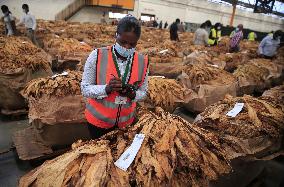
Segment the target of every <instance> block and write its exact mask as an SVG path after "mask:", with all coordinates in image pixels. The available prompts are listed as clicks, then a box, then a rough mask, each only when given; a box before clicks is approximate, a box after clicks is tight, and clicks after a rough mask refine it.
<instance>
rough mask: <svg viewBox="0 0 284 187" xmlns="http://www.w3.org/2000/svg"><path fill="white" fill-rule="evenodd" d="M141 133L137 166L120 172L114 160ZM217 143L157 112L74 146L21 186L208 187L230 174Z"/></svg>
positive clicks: (175, 119)
mask: <svg viewBox="0 0 284 187" xmlns="http://www.w3.org/2000/svg"><path fill="white" fill-rule="evenodd" d="M137 133H142V134H144V135H145V139H144V141H143V144H142V146H141V148H140V150H139V152H138V154H137V156H136V157H135V159H134V162H133V163H132V164H131V166H130V167H129V168H128V169H127V171H122V170H121V169H119V168H117V167H116V166H115V165H114V162H115V161H116V160H117V159H118V158H119V157H120V155H121V154H122V153H123V152H124V151H125V149H126V148H127V147H128V146H129V145H130V143H131V141H132V140H133V138H134V136H135V134H137ZM216 139H218V138H217V136H216V135H213V134H206V133H205V131H202V130H201V129H200V128H197V127H192V126H191V125H190V124H189V123H188V122H186V121H185V120H183V119H181V118H179V117H177V116H174V115H171V114H169V113H165V112H163V111H161V109H159V111H158V112H157V113H151V112H148V113H146V114H144V115H143V116H142V117H141V118H140V120H139V122H138V123H137V124H136V125H135V126H133V127H129V128H127V129H125V130H116V131H114V132H111V133H109V134H107V135H105V136H103V137H102V138H101V139H99V140H97V141H90V142H84V143H81V142H77V143H76V144H73V146H72V147H73V149H72V151H70V152H68V153H66V154H64V155H62V156H59V157H57V158H55V159H53V160H51V161H47V162H46V163H44V164H43V165H42V166H40V167H38V168H36V169H34V170H33V171H31V172H29V173H28V174H26V175H25V176H23V177H22V178H21V180H20V184H19V186H20V187H27V186H76V185H78V186H131V185H133V186H165V185H169V186H208V184H209V181H210V180H215V179H217V178H218V176H220V175H222V174H224V173H228V172H229V171H230V166H229V163H228V162H227V160H226V158H225V157H226V155H225V154H224V152H222V150H221V149H219V148H220V147H219V146H220V145H219V144H217V143H215V142H216V141H215V140H216Z"/></svg>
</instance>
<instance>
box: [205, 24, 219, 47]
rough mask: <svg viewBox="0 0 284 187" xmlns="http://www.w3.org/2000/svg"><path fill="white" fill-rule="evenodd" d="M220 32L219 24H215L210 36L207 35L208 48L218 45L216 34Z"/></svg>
mask: <svg viewBox="0 0 284 187" xmlns="http://www.w3.org/2000/svg"><path fill="white" fill-rule="evenodd" d="M219 30H221V24H220V23H216V24H215V25H214V26H213V27H212V28H211V30H210V34H209V40H208V44H209V45H210V46H214V45H217V44H218V39H219V38H218V35H217V32H218V31H219Z"/></svg>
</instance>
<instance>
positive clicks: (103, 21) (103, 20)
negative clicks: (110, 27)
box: [101, 12, 107, 25]
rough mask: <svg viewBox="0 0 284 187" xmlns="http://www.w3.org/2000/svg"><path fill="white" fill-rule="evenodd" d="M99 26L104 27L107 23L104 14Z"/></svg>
mask: <svg viewBox="0 0 284 187" xmlns="http://www.w3.org/2000/svg"><path fill="white" fill-rule="evenodd" d="M101 24H102V25H106V24H107V21H106V12H104V13H103V15H102V17H101Z"/></svg>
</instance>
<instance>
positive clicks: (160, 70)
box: [149, 63, 184, 79]
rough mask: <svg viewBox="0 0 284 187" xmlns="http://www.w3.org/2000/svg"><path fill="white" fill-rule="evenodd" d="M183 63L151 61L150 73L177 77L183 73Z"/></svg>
mask: <svg viewBox="0 0 284 187" xmlns="http://www.w3.org/2000/svg"><path fill="white" fill-rule="evenodd" d="M183 68H184V65H183V63H150V67H149V71H150V72H149V74H150V75H158V76H165V77H166V78H169V79H175V78H177V76H178V75H180V74H181V73H182V70H183Z"/></svg>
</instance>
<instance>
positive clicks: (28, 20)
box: [17, 4, 38, 46]
mask: <svg viewBox="0 0 284 187" xmlns="http://www.w3.org/2000/svg"><path fill="white" fill-rule="evenodd" d="M22 9H23V12H24V16H23V17H22V18H21V20H20V22H19V23H18V24H17V26H18V25H21V24H24V25H25V27H26V29H27V36H28V37H29V38H30V39H31V41H32V42H33V44H35V45H37V46H38V43H37V40H36V37H35V30H36V19H35V17H34V16H33V15H32V14H30V13H29V6H28V5H27V4H23V5H22Z"/></svg>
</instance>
